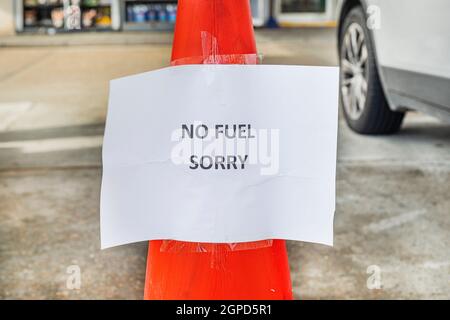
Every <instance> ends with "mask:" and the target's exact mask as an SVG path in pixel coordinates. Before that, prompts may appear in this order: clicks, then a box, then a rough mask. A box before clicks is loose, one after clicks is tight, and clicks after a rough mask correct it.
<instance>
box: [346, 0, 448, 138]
mask: <svg viewBox="0 0 450 320" xmlns="http://www.w3.org/2000/svg"><path fill="white" fill-rule="evenodd" d="M449 12H450V1H448V0H433V1H423V0H422V1H420V0H395V1H393V0H338V2H337V19H338V27H337V30H338V32H337V38H338V50H339V60H340V103H341V105H342V109H343V114H344V117H345V120H346V122H347V124H348V125H349V127H350V128H351V129H352V130H353V131H355V132H358V133H361V134H391V133H395V132H397V131H398V130H399V129H400V127H401V125H402V121H403V118H404V116H405V113H406V112H408V111H410V110H413V111H420V112H423V113H427V114H429V115H432V116H436V117H439V118H441V119H443V120H446V121H450V36H449V35H450V19H449V16H448V13H449Z"/></svg>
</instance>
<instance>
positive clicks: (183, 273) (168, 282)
mask: <svg viewBox="0 0 450 320" xmlns="http://www.w3.org/2000/svg"><path fill="white" fill-rule="evenodd" d="M177 242H179V241H177ZM162 243H163V241H160V240H158V241H150V245H149V251H148V261H147V278H146V286H145V292H144V299H149V300H160V299H161V300H290V299H292V287H291V281H290V275H289V265H288V259H287V254H286V247H285V241H284V240H273V243H272V246H268V247H264V248H258V249H250V250H239V251H230V250H229V247H228V246H227V245H226V244H217V245H216V246H215V248H216V249H215V250H213V251H211V252H193V251H192V250H191V249H189V248H188V247H185V249H184V250H177V251H176V252H161V245H162ZM179 243H181V242H179Z"/></svg>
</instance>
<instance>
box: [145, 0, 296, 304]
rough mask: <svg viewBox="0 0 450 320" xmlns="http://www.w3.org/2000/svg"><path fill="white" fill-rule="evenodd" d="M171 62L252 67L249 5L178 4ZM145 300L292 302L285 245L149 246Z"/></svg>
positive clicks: (232, 0) (233, 1)
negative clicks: (286, 300) (248, 65)
mask: <svg viewBox="0 0 450 320" xmlns="http://www.w3.org/2000/svg"><path fill="white" fill-rule="evenodd" d="M171 60H172V63H171V64H172V65H181V64H256V63H257V53H256V44H255V38H254V33H253V25H252V20H251V15H250V4H249V1H248V0H179V1H178V13H177V21H176V26H175V36H174V43H173V48H172V59H171ZM249 227H251V226H249ZM144 299H164V300H166V299H173V300H180V299H186V300H189V299H199V300H200V299H201V300H214V299H224V300H230V299H258V300H266V299H267V300H272V299H273V300H275V299H292V287H291V280H290V274H289V264H288V259H287V252H286V244H285V241H284V240H265V241H256V242H247V243H240V244H213V243H193V242H183V241H175V240H154V241H150V244H149V250H148V258H147V274H146V281H145V291H144Z"/></svg>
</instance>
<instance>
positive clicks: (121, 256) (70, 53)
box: [0, 29, 450, 299]
mask: <svg viewBox="0 0 450 320" xmlns="http://www.w3.org/2000/svg"><path fill="white" fill-rule="evenodd" d="M71 36H72V35H64V36H63V37H62V38H58V37H47V38H44V37H35V38H33V37H31V36H29V37H30V38H22V39H19V38H20V37H16V38H14V39H13V38H8V39H9V40H8V39H6V40H5V38H3V39H0V46H2V45H3V46H5V47H3V48H0V219H1V222H0V297H1V298H20V299H23V298H35V299H40V298H64V299H78V298H83V299H96V298H106V299H109V298H123V299H140V298H142V294H143V282H144V273H145V259H146V248H147V245H146V243H138V244H132V245H127V246H122V247H118V248H112V249H108V250H104V251H100V249H99V214H98V206H99V191H100V179H101V143H102V135H103V127H104V121H105V115H106V105H107V96H108V81H109V80H110V79H113V78H117V77H120V76H124V75H129V74H134V73H140V72H144V71H148V70H153V69H157V68H160V67H162V66H165V65H167V64H168V60H169V57H170V41H171V34H161V35H159V36H158V34H156V35H155V34H151V35H148V34H130V35H128V36H127V35H124V34H111V35H109V34H108V35H103V34H102V35H98V34H89V35H80V36H76V37H73V38H70V37H71ZM8 41H9V42H8ZM21 41H22V42H21ZM50 42H52V43H50ZM257 42H258V48H259V50H260V52H261V53H262V54H263V55H264V63H273V64H309V65H313V64H317V65H336V63H337V58H336V53H335V52H336V50H335V46H336V44H335V40H334V30H333V29H307V30H305V29H303V30H298V29H292V30H261V31H258V32H257ZM100 44H101V45H100ZM124 44H126V45H124ZM6 45H7V46H6ZM449 150H450V126H449V125H446V124H442V123H440V122H439V121H437V120H435V119H432V118H429V117H426V116H423V115H419V114H411V115H409V116H408V117H407V119H406V121H405V125H404V128H403V129H402V131H401V132H400V133H399V134H397V135H394V136H389V137H364V136H359V135H356V134H354V133H352V132H351V131H350V130H349V129H348V128H347V127H346V126H345V123H344V122H343V120H342V119H341V120H340V130H339V151H338V180H337V212H336V218H335V246H334V247H333V248H328V247H324V246H320V245H313V244H308V243H297V242H289V243H288V249H289V257H290V264H291V274H292V280H293V285H294V293H295V296H296V298H300V299H318V298H344V299H345V298H350V299H354V298H365V299H368V298H441V299H444V298H445V299H448V298H450V287H449V278H448V275H449V271H450V254H449V250H448V248H449V247H450V236H449V230H450V218H449V214H450V198H449V197H448V194H449V193H450V184H449V183H448V181H450V152H449ZM71 265H76V266H79V268H80V271H81V275H82V278H81V279H82V282H81V288H80V289H79V290H70V289H69V288H68V287H67V285H66V281H67V279H68V276H69V274H68V273H67V270H68V269H67V268H68V267H69V266H71ZM368 268H369V269H368ZM367 271H369V274H368V273H367ZM377 271H379V272H380V274H379V275H380V277H379V280H380V281H381V289H378V290H376V289H375V290H371V289H369V288H368V286H367V282H369V287H370V285H371V284H374V283H375V282H376V281H375V282H374V280H377V277H376V275H377V274H375V275H373V272H377Z"/></svg>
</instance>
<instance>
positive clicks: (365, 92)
mask: <svg viewBox="0 0 450 320" xmlns="http://www.w3.org/2000/svg"><path fill="white" fill-rule="evenodd" d="M370 37H371V35H370V31H369V29H368V28H367V26H366V18H365V15H364V11H363V9H362V7H360V6H357V7H355V8H353V9H351V10H350V11H349V12H348V14H347V15H346V16H345V19H344V22H343V23H342V28H341V29H340V32H339V57H340V59H339V60H340V101H341V105H342V109H343V112H344V117H345V120H346V122H347V124H348V125H349V127H350V128H351V129H352V130H353V131H356V132H358V133H361V134H391V133H394V132H396V131H398V130H399V129H400V127H401V124H402V121H403V117H404V115H405V114H404V112H396V111H392V110H391V109H390V108H389V104H388V102H387V100H386V96H385V94H384V91H383V87H382V85H381V81H380V76H379V74H378V69H377V61H376V56H375V51H374V47H373V44H372V41H371V38H370Z"/></svg>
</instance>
